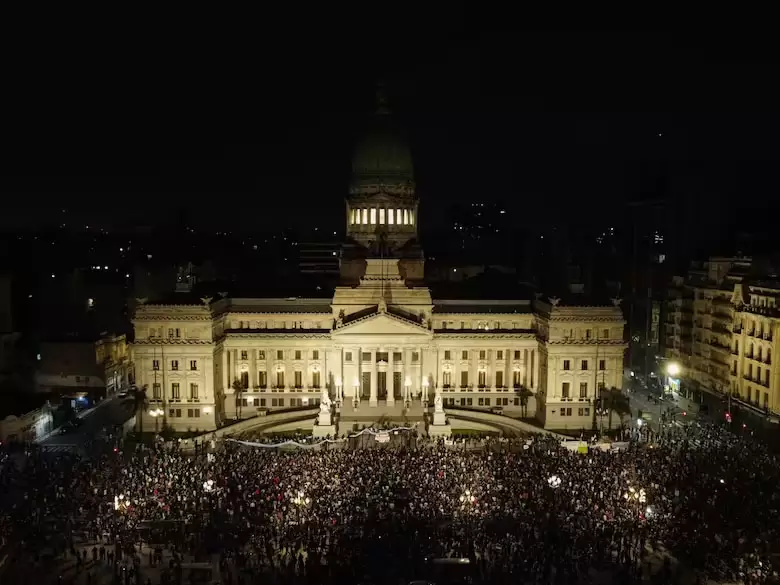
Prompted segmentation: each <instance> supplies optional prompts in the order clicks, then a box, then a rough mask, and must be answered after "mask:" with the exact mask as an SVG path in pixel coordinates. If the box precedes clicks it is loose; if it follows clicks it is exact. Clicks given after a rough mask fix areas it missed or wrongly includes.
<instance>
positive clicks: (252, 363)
mask: <svg viewBox="0 0 780 585" xmlns="http://www.w3.org/2000/svg"><path fill="white" fill-rule="evenodd" d="M250 351H251V352H252V354H251V356H250V358H249V368H250V370H251V371H250V372H249V384H250V387H251V389H252V390H253V391H254V389H255V386H257V385H258V384H259V381H258V379H257V349H255V348H254V347H253V348H252V349H251V350H250Z"/></svg>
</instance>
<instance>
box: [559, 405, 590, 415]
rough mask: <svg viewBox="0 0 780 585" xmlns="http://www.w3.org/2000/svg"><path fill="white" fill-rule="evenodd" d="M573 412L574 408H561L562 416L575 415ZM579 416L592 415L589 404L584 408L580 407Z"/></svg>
mask: <svg viewBox="0 0 780 585" xmlns="http://www.w3.org/2000/svg"><path fill="white" fill-rule="evenodd" d="M572 412H573V409H572V408H561V416H573V415H572ZM577 416H590V408H589V407H587V406H586V407H583V408H578V409H577Z"/></svg>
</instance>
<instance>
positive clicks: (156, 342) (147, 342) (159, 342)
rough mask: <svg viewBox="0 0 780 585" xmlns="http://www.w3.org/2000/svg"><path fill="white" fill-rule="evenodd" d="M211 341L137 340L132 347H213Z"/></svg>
mask: <svg viewBox="0 0 780 585" xmlns="http://www.w3.org/2000/svg"><path fill="white" fill-rule="evenodd" d="M213 343H214V342H213V341H211V340H210V339H158V338H154V339H136V340H135V341H134V342H133V343H132V345H212V344H213Z"/></svg>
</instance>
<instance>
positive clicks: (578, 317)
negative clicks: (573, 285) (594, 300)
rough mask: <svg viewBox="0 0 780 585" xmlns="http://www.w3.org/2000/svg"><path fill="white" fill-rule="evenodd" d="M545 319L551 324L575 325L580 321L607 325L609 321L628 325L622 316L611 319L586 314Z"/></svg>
mask: <svg viewBox="0 0 780 585" xmlns="http://www.w3.org/2000/svg"><path fill="white" fill-rule="evenodd" d="M593 308H596V307H593ZM545 319H547V321H551V322H552V321H554V322H556V323H573V322H575V321H580V322H585V321H587V322H593V321H598V322H604V323H606V322H607V321H609V322H610V323H621V324H623V325H625V324H626V321H625V319H623V316H622V315H621V316H620V317H618V316H617V315H615V316H614V317H611V316H609V315H588V314H585V315H551V316H550V317H545Z"/></svg>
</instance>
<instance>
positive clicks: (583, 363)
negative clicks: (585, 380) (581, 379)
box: [563, 360, 607, 372]
mask: <svg viewBox="0 0 780 585" xmlns="http://www.w3.org/2000/svg"><path fill="white" fill-rule="evenodd" d="M588 368H589V362H588V360H580V371H583V372H587V371H588ZM606 369H607V360H599V371H600V372H603V371H604V370H606ZM563 371H564V372H569V371H571V360H563Z"/></svg>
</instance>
